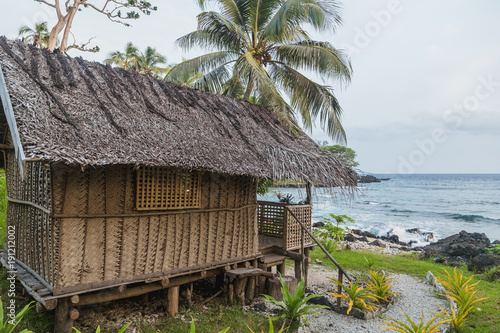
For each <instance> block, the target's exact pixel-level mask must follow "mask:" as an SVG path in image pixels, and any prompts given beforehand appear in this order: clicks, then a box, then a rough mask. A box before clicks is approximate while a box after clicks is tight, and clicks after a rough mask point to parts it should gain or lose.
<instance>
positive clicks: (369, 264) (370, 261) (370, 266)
mask: <svg viewBox="0 0 500 333" xmlns="http://www.w3.org/2000/svg"><path fill="white" fill-rule="evenodd" d="M364 258H365V261H366V265H367V266H368V269H372V267H373V266H374V265H375V261H373V259H371V258H367V257H364Z"/></svg>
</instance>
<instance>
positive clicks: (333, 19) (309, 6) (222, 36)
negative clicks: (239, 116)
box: [166, 0, 352, 141]
mask: <svg viewBox="0 0 500 333" xmlns="http://www.w3.org/2000/svg"><path fill="white" fill-rule="evenodd" d="M197 2H198V5H199V6H200V9H201V10H202V11H204V12H202V13H201V14H199V15H198V17H197V19H198V27H197V30H195V31H193V32H191V33H189V34H187V35H185V36H183V37H181V38H179V39H178V40H177V44H178V45H179V46H181V47H182V48H183V49H184V50H190V49H193V48H198V47H201V48H203V49H206V50H207V51H208V52H209V53H206V54H204V55H201V56H199V57H196V58H193V59H190V60H187V61H185V62H182V63H180V64H178V65H176V66H174V67H173V68H172V70H171V71H170V72H169V73H168V74H167V77H166V79H167V80H168V81H174V82H175V81H176V80H178V78H179V77H183V76H190V75H191V74H194V73H202V74H203V76H202V77H201V78H200V79H199V80H198V81H197V82H196V83H195V84H194V87H195V88H197V89H200V90H204V91H209V92H212V93H220V94H224V95H228V96H232V97H237V98H242V99H244V100H246V101H250V102H252V103H256V104H259V105H261V106H263V107H266V108H268V109H270V110H272V111H273V112H274V113H275V114H276V115H277V116H278V119H279V120H280V121H281V122H282V123H283V124H285V125H287V126H288V127H289V129H290V131H291V132H293V133H296V134H297V133H299V126H298V124H297V119H302V124H303V127H304V128H305V129H306V130H312V127H313V124H314V122H315V120H316V119H318V120H319V122H320V124H321V127H322V128H323V129H325V130H326V132H327V133H328V134H329V135H330V136H331V137H332V138H334V139H338V140H339V141H345V132H344V129H343V128H342V125H341V122H340V117H341V114H342V108H341V107H340V104H339V102H338V100H337V98H336V97H335V95H334V89H333V88H332V87H331V84H332V83H333V82H339V83H341V84H346V83H348V82H349V81H350V79H351V73H352V68H351V64H350V60H349V59H348V56H347V55H346V53H345V52H344V51H343V50H339V49H336V48H335V47H333V46H332V45H331V44H330V43H328V42H323V41H315V40H312V38H311V36H310V34H309V33H308V32H307V31H306V30H305V29H304V26H306V25H308V26H309V27H312V28H313V29H315V30H318V31H325V30H332V29H334V28H335V27H336V26H338V25H339V24H340V22H341V17H340V15H339V4H338V1H337V0H326V1H319V0H290V1H283V0H260V1H225V0H197ZM209 2H212V3H216V4H217V5H219V11H205V10H206V4H207V3H209ZM312 73H315V74H317V75H318V76H319V77H321V78H322V79H324V80H325V82H326V83H325V84H320V83H317V82H315V81H313V80H311V79H310V78H309V77H308V75H310V74H312ZM284 94H286V95H287V96H288V98H285V96H284Z"/></svg>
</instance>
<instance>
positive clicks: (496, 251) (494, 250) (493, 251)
mask: <svg viewBox="0 0 500 333" xmlns="http://www.w3.org/2000/svg"><path fill="white" fill-rule="evenodd" d="M485 250H486V252H488V253H491V254H500V244H495V246H493V247H489V248H486V249H485Z"/></svg>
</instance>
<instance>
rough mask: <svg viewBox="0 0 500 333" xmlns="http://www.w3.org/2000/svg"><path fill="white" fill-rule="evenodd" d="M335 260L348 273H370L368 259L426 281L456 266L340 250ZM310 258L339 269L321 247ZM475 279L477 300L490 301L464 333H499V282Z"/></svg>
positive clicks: (474, 315)
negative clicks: (426, 278) (477, 280)
mask: <svg viewBox="0 0 500 333" xmlns="http://www.w3.org/2000/svg"><path fill="white" fill-rule="evenodd" d="M333 257H334V258H335V259H336V260H337V261H338V262H339V263H340V264H341V265H342V266H343V267H344V268H345V269H346V270H349V271H358V272H361V271H367V270H368V264H367V261H366V259H365V257H366V258H367V259H368V260H369V261H371V262H373V263H374V265H373V268H374V269H381V270H384V271H387V272H392V273H402V274H408V275H411V276H414V277H417V278H421V279H423V278H425V276H426V274H427V272H428V271H431V272H432V273H433V274H434V275H437V276H441V275H443V274H444V271H443V269H446V270H447V271H449V272H450V273H453V267H450V266H444V265H441V264H436V263H434V262H433V261H432V260H431V259H429V260H420V259H419V256H418V255H417V254H403V255H399V256H390V255H384V254H379V253H374V252H368V251H349V250H341V251H337V252H335V253H334V254H333ZM311 258H312V262H313V263H314V262H315V259H319V260H321V261H323V265H324V266H326V267H328V268H330V269H332V270H336V269H337V267H336V266H335V265H334V264H333V263H332V262H331V261H330V260H328V259H325V255H324V253H323V252H322V251H321V249H319V248H318V247H317V248H316V249H315V250H314V251H312V252H311ZM457 271H459V272H461V273H463V274H464V276H465V277H469V276H471V275H473V273H472V272H469V271H468V270H467V268H466V267H458V268H457ZM475 279H480V282H479V284H478V293H477V297H479V298H481V297H487V299H486V300H484V301H482V302H480V303H479V305H478V307H476V309H474V310H473V311H472V312H471V313H470V322H469V324H468V327H467V328H466V330H465V332H478V333H495V332H500V315H499V313H500V281H498V280H497V281H495V282H490V281H486V276H482V275H479V276H477V277H476V278H475ZM332 288H333V286H332ZM413 319H417V318H413Z"/></svg>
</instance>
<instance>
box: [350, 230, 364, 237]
mask: <svg viewBox="0 0 500 333" xmlns="http://www.w3.org/2000/svg"><path fill="white" fill-rule="evenodd" d="M351 233H353V234H355V235H358V236H363V231H361V230H359V229H352V230H351Z"/></svg>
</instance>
